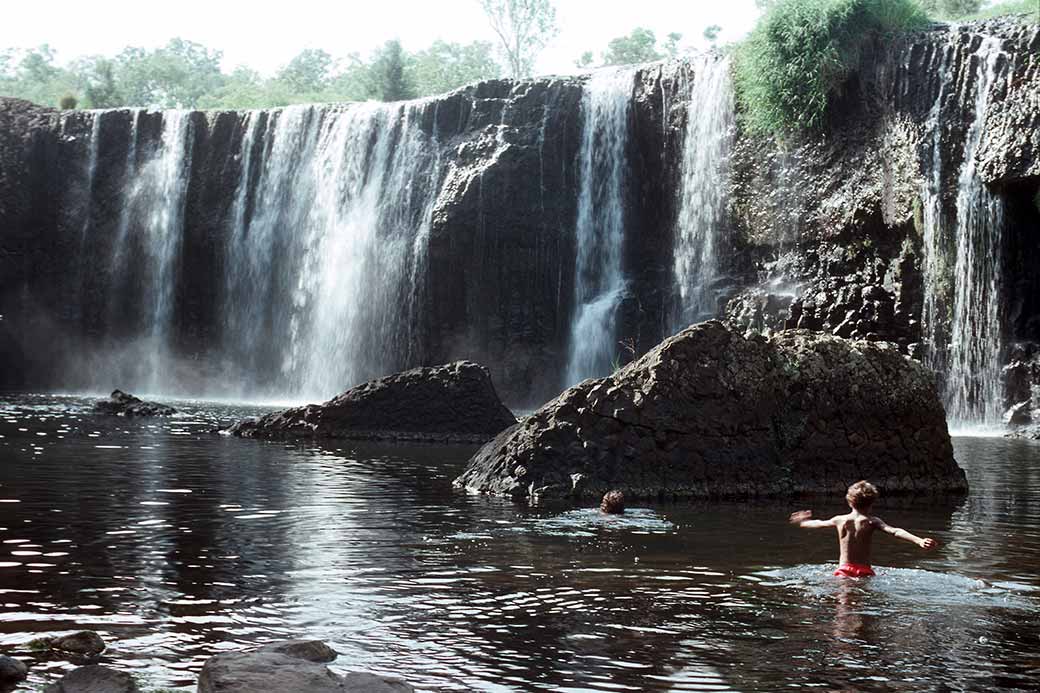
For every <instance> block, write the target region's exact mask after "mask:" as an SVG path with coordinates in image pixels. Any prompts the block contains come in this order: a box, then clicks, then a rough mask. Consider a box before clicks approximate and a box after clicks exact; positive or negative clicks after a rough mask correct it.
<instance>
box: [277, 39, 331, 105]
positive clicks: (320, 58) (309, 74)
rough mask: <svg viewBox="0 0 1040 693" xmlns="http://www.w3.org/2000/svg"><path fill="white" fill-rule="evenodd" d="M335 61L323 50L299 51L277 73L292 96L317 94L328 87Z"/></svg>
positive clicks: (308, 49) (309, 49)
mask: <svg viewBox="0 0 1040 693" xmlns="http://www.w3.org/2000/svg"><path fill="white" fill-rule="evenodd" d="M334 65H335V61H334V60H333V59H332V56H331V55H329V54H328V53H326V52H325V51H323V50H319V49H315V48H307V49H305V50H302V51H300V52H299V53H298V54H297V55H296V57H295V58H293V59H292V60H290V61H289V64H288V65H286V66H285V67H283V68H282V69H281V71H280V72H279V73H278V79H279V80H281V81H282V82H284V83H285V84H286V85H287V86H288V87H289V89H290V90H291V91H292V93H294V94H317V93H318V92H321V91H322V90H324V89H325V87H327V86H328V83H329V78H330V76H331V71H332V68H333V66H334Z"/></svg>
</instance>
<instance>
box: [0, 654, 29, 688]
mask: <svg viewBox="0 0 1040 693" xmlns="http://www.w3.org/2000/svg"><path fill="white" fill-rule="evenodd" d="M28 675H29V667H27V666H25V662H23V661H21V660H20V659H15V658H14V657H8V656H7V655H0V684H4V683H14V682H16V681H23V680H25V677H26V676H28Z"/></svg>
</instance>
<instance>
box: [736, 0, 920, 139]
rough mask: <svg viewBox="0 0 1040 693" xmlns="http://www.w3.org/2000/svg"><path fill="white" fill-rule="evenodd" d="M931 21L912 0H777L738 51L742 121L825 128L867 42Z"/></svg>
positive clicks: (773, 128) (760, 128)
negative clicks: (832, 103) (829, 108)
mask: <svg viewBox="0 0 1040 693" xmlns="http://www.w3.org/2000/svg"><path fill="white" fill-rule="evenodd" d="M927 21H928V18H927V16H926V15H925V14H924V12H923V11H922V10H921V8H920V6H919V5H918V4H917V3H916V2H914V0H779V1H778V2H777V3H776V4H774V5H772V6H771V7H770V9H769V11H768V12H767V13H766V14H765V15H764V16H763V17H762V18H761V19H760V20H759V23H758V25H757V26H756V27H755V30H754V31H753V32H752V33H751V36H750V37H749V38H748V40H747V41H746V42H745V43H744V44H743V45H741V46H740V48H739V49H738V51H737V58H736V86H737V96H738V98H739V101H740V107H741V109H740V110H741V115H742V118H743V122H744V124H745V125H746V127H748V128H749V129H750V130H752V131H754V132H759V133H772V134H778V135H779V134H783V133H785V132H790V131H794V130H798V129H803V128H805V129H814V128H819V127H820V126H821V125H823V123H824V120H825V116H826V112H827V105H828V103H830V100H831V98H832V97H834V96H836V95H838V94H840V92H841V90H842V88H843V87H844V85H845V83H846V81H847V79H848V76H849V74H850V73H851V72H852V70H854V69H855V68H856V66H857V65H858V63H859V58H860V53H861V52H862V50H863V49H864V47H866V46H867V45H868V44H869V43H870V42H871V41H873V40H874V39H875V38H877V37H879V36H886V35H891V34H896V33H899V32H901V31H906V30H908V29H911V28H914V27H916V26H920V25H922V24H924V23H926V22H927Z"/></svg>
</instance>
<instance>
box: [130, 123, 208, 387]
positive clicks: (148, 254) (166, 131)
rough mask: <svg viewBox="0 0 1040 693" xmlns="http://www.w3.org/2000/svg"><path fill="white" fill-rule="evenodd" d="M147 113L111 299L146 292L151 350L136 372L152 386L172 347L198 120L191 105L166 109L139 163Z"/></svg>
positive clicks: (133, 147)
mask: <svg viewBox="0 0 1040 693" xmlns="http://www.w3.org/2000/svg"><path fill="white" fill-rule="evenodd" d="M141 116H142V113H141V112H139V111H135V112H133V114H132V116H131V118H132V125H131V141H130V144H129V147H128V153H127V169H126V181H127V183H126V186H127V187H126V192H125V198H124V200H123V207H122V210H121V212H120V218H119V224H118V232H117V238H116V242H115V244H114V246H113V256H112V263H111V270H112V275H113V282H112V285H111V287H110V289H111V290H112V291H113V297H112V300H111V301H110V306H111V307H112V310H119V309H120V307H121V306H122V305H123V301H124V300H125V296H126V294H127V293H128V292H129V293H134V292H136V293H137V294H138V295H139V296H140V301H141V307H140V312H141V315H140V316H139V317H140V321H141V324H140V325H139V327H140V331H139V334H140V336H142V337H143V338H144V342H145V344H142V346H143V347H144V352H143V353H145V354H147V357H146V358H145V359H144V360H143V362H140V363H137V364H135V365H134V370H135V373H134V374H133V375H132V376H131V379H132V381H133V382H135V383H137V384H138V385H139V386H142V387H144V388H147V389H148V390H149V391H152V392H154V391H157V390H159V389H161V388H162V387H163V386H164V384H165V376H166V374H167V371H168V368H169V363H168V358H169V357H170V355H171V345H170V340H171V328H172V326H173V313H174V299H175V288H176V281H177V277H178V260H179V255H180V249H181V242H182V237H183V231H184V207H185V203H186V198H187V187H188V179H189V178H190V171H191V139H192V124H191V114H190V113H189V112H188V111H164V112H163V113H162V116H161V118H162V135H161V139H160V141H159V143H158V145H157V146H156V147H155V148H154V150H152V151H151V152H150V153H149V154H148V155H147V156H146V157H145V158H144V161H143V163H140V158H139V157H138V156H137V142H136V140H137V134H138V123H139V120H140V118H141ZM128 284H130V286H128Z"/></svg>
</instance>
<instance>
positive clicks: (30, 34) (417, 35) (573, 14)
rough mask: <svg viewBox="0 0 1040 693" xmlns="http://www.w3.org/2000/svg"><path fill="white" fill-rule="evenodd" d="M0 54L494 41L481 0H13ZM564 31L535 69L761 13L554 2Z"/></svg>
mask: <svg viewBox="0 0 1040 693" xmlns="http://www.w3.org/2000/svg"><path fill="white" fill-rule="evenodd" d="M4 4H5V5H6V6H5V7H4V11H3V21H2V22H0V49H3V48H30V47H34V46H37V45H40V44H42V43H49V44H50V45H51V47H52V48H54V49H56V50H57V51H58V61H59V62H61V63H64V62H66V61H68V60H71V59H72V58H75V57H77V56H80V55H87V54H96V53H101V54H106V55H112V54H115V53H117V52H118V51H120V50H122V49H123V48H124V47H125V46H127V45H134V46H141V47H144V48H155V47H157V46H160V45H163V44H165V43H166V42H167V41H168V40H169V39H171V38H174V37H180V38H183V39H187V40H191V41H196V42H198V43H201V44H203V45H205V46H207V47H208V48H211V49H219V50H222V51H223V52H224V69H225V71H230V70H231V69H232V68H234V67H235V66H237V65H248V66H249V67H252V68H254V69H257V70H259V71H260V72H262V73H264V74H268V75H269V74H271V73H273V72H274V71H275V70H277V69H278V68H279V67H280V66H282V65H284V64H285V63H287V62H288V61H289V60H290V59H291V58H292V57H293V56H294V55H296V53H298V52H299V51H300V50H302V49H304V48H322V49H324V50H326V51H328V52H329V53H331V54H332V55H334V56H336V57H337V58H338V57H342V56H345V55H347V54H349V53H351V52H354V51H357V52H360V53H362V54H363V55H366V56H367V54H368V53H369V52H370V51H372V50H373V49H374V48H376V47H377V46H378V45H380V44H381V43H382V42H383V41H386V40H387V39H391V38H399V39H400V40H401V42H402V43H403V44H404V47H405V48H406V49H407V50H409V51H415V50H419V49H421V48H424V47H426V46H428V45H429V44H430V43H431V42H432V41H433V40H434V39H438V38H439V39H443V40H445V41H457V42H460V43H466V42H469V41H474V40H486V41H493V40H494V35H493V34H492V32H491V29H490V28H489V27H488V25H487V20H486V19H485V17H484V14H483V11H482V10H481V8H480V5H479V3H478V2H477V0H438V1H432V0H431V1H428V2H423V1H421V0H369V1H365V2H358V1H357V0H339V1H338V2H335V1H332V2H330V1H328V0H325V1H322V0H290V1H289V2H285V1H284V0H282V1H280V2H277V3H274V2H268V1H267V0H251V1H243V0H180V1H179V2H173V3H154V2H141V0H44V1H42V2H17V1H12V0H7V1H6V2H4ZM555 4H556V13H557V23H558V25H559V27H560V33H559V35H558V36H557V37H556V39H555V40H554V41H553V43H552V44H551V45H550V46H549V47H548V48H547V49H546V50H545V52H544V53H543V54H542V56H541V58H540V60H539V61H538V64H537V71H538V72H539V73H541V74H547V73H564V72H573V71H575V68H574V61H575V60H576V59H577V58H578V57H579V56H580V55H581V54H582V53H583V52H584V51H587V50H591V51H593V52H594V54H595V55H596V58H597V60H598V59H599V53H600V52H601V51H602V50H603V49H604V48H605V47H606V44H607V42H608V41H609V40H610V39H612V38H614V37H617V36H621V35H624V34H627V33H628V32H630V31H631V30H632V29H633V28H635V27H637V26H644V27H647V28H649V29H652V30H653V31H654V33H655V34H656V35H657V38H658V39H659V40H662V39H664V37H665V36H666V35H667V34H668V33H669V32H672V31H677V32H680V33H682V34H683V37H684V38H683V43H684V44H686V45H690V46H692V47H694V48H704V47H705V46H706V44H705V42H704V40H703V38H702V37H701V32H703V30H704V28H705V27H707V26H709V25H711V24H718V25H720V26H722V32H721V33H720V35H719V42H720V43H728V42H730V41H735V40H737V39H739V38H741V37H742V36H744V35H745V34H746V33H747V32H748V31H749V30H750V29H751V27H752V26H753V25H754V22H755V19H756V18H757V16H758V11H757V10H756V9H755V3H754V0H556V3H555Z"/></svg>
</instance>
